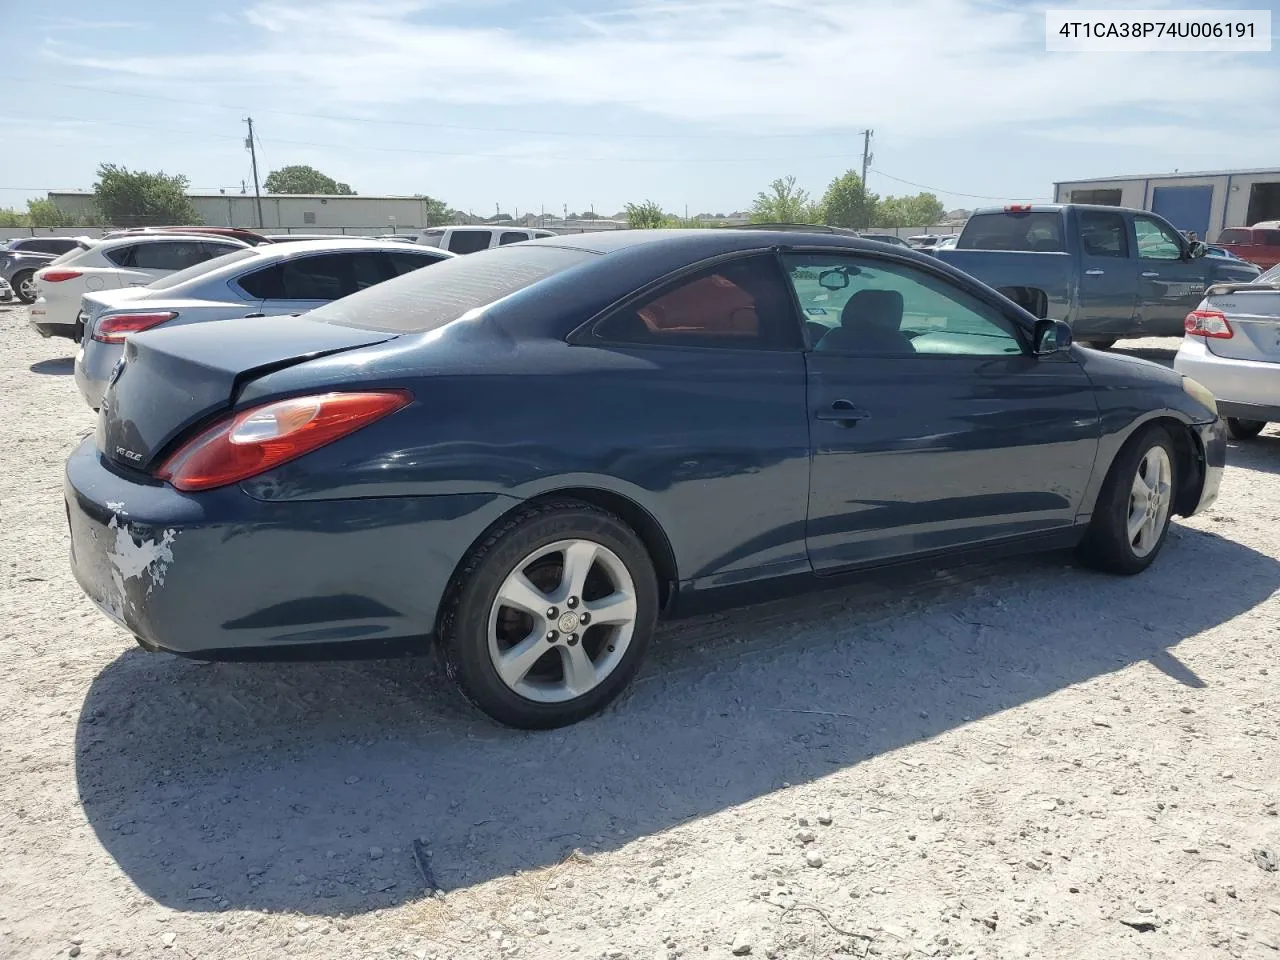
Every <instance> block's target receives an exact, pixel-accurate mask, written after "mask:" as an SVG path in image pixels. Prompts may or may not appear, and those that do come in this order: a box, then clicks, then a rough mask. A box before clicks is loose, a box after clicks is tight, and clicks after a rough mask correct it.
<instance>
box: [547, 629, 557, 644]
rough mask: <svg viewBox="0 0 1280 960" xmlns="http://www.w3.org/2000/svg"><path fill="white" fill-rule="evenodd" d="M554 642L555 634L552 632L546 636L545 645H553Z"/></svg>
mask: <svg viewBox="0 0 1280 960" xmlns="http://www.w3.org/2000/svg"><path fill="white" fill-rule="evenodd" d="M555 642H556V632H555V631H554V630H552V631H551V632H549V633H548V634H547V643H555Z"/></svg>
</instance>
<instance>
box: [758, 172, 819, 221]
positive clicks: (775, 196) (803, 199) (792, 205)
mask: <svg viewBox="0 0 1280 960" xmlns="http://www.w3.org/2000/svg"><path fill="white" fill-rule="evenodd" d="M751 222H752V223H821V222H822V205H821V204H817V203H813V202H812V201H810V199H809V192H808V191H807V190H802V189H801V188H799V187H797V186H796V178H795V177H779V178H778V179H777V180H775V181H773V183H771V184H769V189H768V190H762V191H761V192H760V193H758V194H756V202H755V203H753V204H752V205H751Z"/></svg>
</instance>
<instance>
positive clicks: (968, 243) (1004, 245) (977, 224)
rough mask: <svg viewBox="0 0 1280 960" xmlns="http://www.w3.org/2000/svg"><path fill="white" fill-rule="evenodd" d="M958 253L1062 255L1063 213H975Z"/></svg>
mask: <svg viewBox="0 0 1280 960" xmlns="http://www.w3.org/2000/svg"><path fill="white" fill-rule="evenodd" d="M956 249H957V250H1024V251H1032V252H1035V253H1059V252H1061V251H1062V250H1065V249H1066V247H1065V246H1064V245H1063V242H1062V214H1061V213H1059V212H1058V211H1056V210H1052V211H1050V210H1042V211H1038V212H1035V213H976V214H974V215H973V216H972V217H970V218H969V222H968V223H966V224H965V225H964V232H963V233H961V234H960V239H959V241H958V242H957V243H956Z"/></svg>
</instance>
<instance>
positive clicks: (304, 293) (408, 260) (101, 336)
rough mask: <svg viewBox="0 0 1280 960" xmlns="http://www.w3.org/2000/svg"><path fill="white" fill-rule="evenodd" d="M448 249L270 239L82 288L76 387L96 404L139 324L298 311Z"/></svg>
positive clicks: (141, 327)
mask: <svg viewBox="0 0 1280 960" xmlns="http://www.w3.org/2000/svg"><path fill="white" fill-rule="evenodd" d="M453 256H454V254H452V253H449V252H448V251H446V250H440V249H437V248H435V247H417V246H410V245H409V244H405V243H397V242H395V241H392V240H355V239H335V240H320V241H307V242H299V243H272V244H264V245H262V246H258V247H249V248H247V249H244V250H237V251H235V252H234V253H229V254H226V255H225V256H221V257H217V258H216V259H213V260H209V261H206V262H205V263H201V264H197V265H196V266H194V267H191V268H189V269H187V270H181V271H179V272H177V273H174V274H170V275H169V276H167V277H164V278H162V279H160V280H157V281H156V282H155V283H153V284H151V285H150V286H147V287H135V288H130V289H123V290H104V291H99V292H96V293H89V294H85V296H84V297H83V298H82V299H81V301H80V315H79V322H80V324H81V325H82V327H83V334H82V336H81V340H80V351H79V353H77V354H76V362H75V380H76V386H77V387H79V389H80V393H81V395H82V396H83V397H84V398H85V400H86V402H88V404H89V406H91V407H93V408H94V409H95V410H96V409H98V407H99V406H100V405H101V403H102V395H103V394H104V393H105V392H106V389H107V384H108V382H109V380H110V378H111V374H112V370H113V369H114V368H115V365H116V361H118V360H119V359H120V357H121V356H122V355H123V353H124V343H125V341H126V340H127V339H128V338H129V337H131V336H133V335H134V334H137V333H141V332H142V331H144V330H151V329H153V328H155V327H158V326H161V325H162V324H163V325H165V326H176V325H179V324H185V323H201V322H205V321H210V320H230V319H233V318H235V317H270V316H280V315H286V314H299V313H305V312H306V311H308V310H314V309H315V308H316V307H320V306H323V305H324V304H326V303H330V302H331V301H333V300H337V299H339V298H341V297H345V296H347V295H348V294H352V293H356V292H357V291H359V290H363V289H365V288H366V287H371V286H374V285H375V284H378V283H381V282H382V281H384V280H390V279H392V278H394V277H398V276H402V275H403V274H406V273H409V272H411V271H413V270H417V269H418V268H419V267H425V266H429V265H430V264H433V263H438V262H439V261H441V260H445V259H448V258H450V257H453Z"/></svg>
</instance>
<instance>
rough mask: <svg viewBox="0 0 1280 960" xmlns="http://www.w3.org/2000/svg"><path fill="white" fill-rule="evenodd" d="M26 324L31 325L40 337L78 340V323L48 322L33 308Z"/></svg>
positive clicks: (45, 316)
mask: <svg viewBox="0 0 1280 960" xmlns="http://www.w3.org/2000/svg"><path fill="white" fill-rule="evenodd" d="M27 322H28V323H29V324H30V325H31V329H33V330H34V331H35V332H36V333H38V334H40V336H42V337H46V338H47V337H66V338H67V339H68V340H79V339H80V325H79V324H78V323H74V322H73V323H60V322H58V321H57V320H50V319H49V318H48V316H47V315H46V314H45V313H44V312H40V313H37V312H36V308H35V307H32V308H31V315H30V317H29V318H28V320H27Z"/></svg>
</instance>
